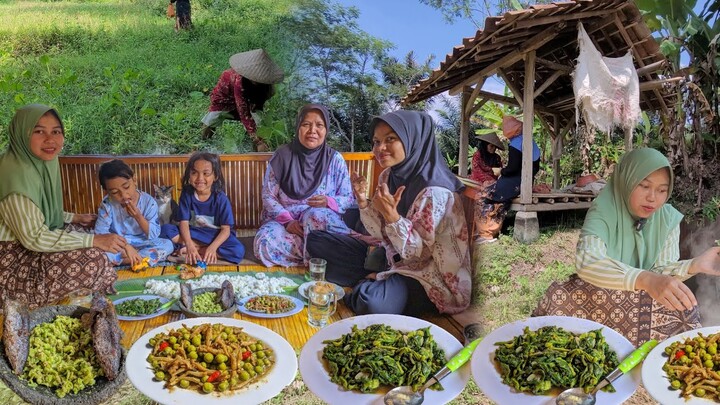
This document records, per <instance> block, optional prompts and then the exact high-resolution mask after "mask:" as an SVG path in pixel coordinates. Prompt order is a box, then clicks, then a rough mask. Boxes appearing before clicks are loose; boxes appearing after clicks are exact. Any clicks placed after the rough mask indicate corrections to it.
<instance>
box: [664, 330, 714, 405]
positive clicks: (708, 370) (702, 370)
mask: <svg viewBox="0 0 720 405" xmlns="http://www.w3.org/2000/svg"><path fill="white" fill-rule="evenodd" d="M719 340H720V333H713V334H711V335H709V336H707V337H706V336H703V335H702V333H698V336H696V337H694V338H692V339H690V338H687V339H685V340H684V341H682V342H673V343H671V344H670V345H669V346H668V347H666V348H665V355H666V356H668V360H667V361H666V362H665V364H663V371H665V373H667V376H668V379H669V380H670V389H673V390H680V395H681V396H682V397H684V398H686V399H687V398H690V397H691V396H696V397H700V398H705V399H708V400H711V401H714V402H720V394H719V393H718V390H719V389H720V355H718V341H719Z"/></svg>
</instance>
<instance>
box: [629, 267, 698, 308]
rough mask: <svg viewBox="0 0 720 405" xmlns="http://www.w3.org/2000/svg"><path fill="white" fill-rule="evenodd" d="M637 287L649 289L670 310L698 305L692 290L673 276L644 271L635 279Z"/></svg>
mask: <svg viewBox="0 0 720 405" xmlns="http://www.w3.org/2000/svg"><path fill="white" fill-rule="evenodd" d="M635 288H638V289H640V290H645V291H647V293H648V294H649V295H650V296H651V297H652V298H653V299H655V301H657V302H659V303H660V304H661V305H662V306H664V307H665V308H667V309H670V310H675V311H683V310H691V309H693V307H695V306H696V305H697V299H695V295H693V293H692V291H690V289H689V288H688V287H687V286H686V285H685V284H683V282H682V281H680V280H679V279H677V278H675V277H672V276H666V275H664V274H657V273H653V272H651V271H643V272H642V273H640V275H639V276H638V278H637V280H636V281H635Z"/></svg>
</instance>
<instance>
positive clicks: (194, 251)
mask: <svg viewBox="0 0 720 405" xmlns="http://www.w3.org/2000/svg"><path fill="white" fill-rule="evenodd" d="M200 260H202V256H200V251H199V250H198V247H197V245H196V244H195V242H194V241H192V240H191V241H189V242H188V243H187V245H185V263H189V264H192V265H194V264H195V263H197V262H199V261H200Z"/></svg>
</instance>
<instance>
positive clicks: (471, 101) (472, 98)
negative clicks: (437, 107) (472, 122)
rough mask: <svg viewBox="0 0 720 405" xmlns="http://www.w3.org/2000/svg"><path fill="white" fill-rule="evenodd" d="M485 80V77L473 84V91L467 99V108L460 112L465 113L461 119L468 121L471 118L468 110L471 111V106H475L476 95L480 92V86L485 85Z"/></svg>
mask: <svg viewBox="0 0 720 405" xmlns="http://www.w3.org/2000/svg"><path fill="white" fill-rule="evenodd" d="M486 79H487V77H483V78H481V79H480V80H479V81H478V82H477V83H476V84H475V88H474V89H473V91H472V94H470V98H468V103H467V106H466V107H465V108H464V109H463V110H460V111H463V112H464V113H465V116H464V117H462V118H463V119H465V118H468V119H470V116H472V113H471V112H470V110H472V109H473V108H474V107H473V106H474V105H475V99H476V98H477V96H478V94H479V93H480V90H482V86H483V85H484V84H485V80H486ZM475 111H477V110H475Z"/></svg>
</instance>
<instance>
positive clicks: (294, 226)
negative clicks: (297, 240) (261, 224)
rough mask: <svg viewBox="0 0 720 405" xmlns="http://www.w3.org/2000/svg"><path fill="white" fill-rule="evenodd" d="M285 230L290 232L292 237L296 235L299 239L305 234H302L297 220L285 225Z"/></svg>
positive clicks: (301, 228)
mask: <svg viewBox="0 0 720 405" xmlns="http://www.w3.org/2000/svg"><path fill="white" fill-rule="evenodd" d="M285 229H286V230H287V231H288V232H290V233H291V234H293V235H297V236H299V237H301V238H302V237H303V236H304V235H305V232H303V227H302V225H301V224H300V221H298V220H295V219H294V220H292V221H290V222H288V223H287V224H285Z"/></svg>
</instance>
